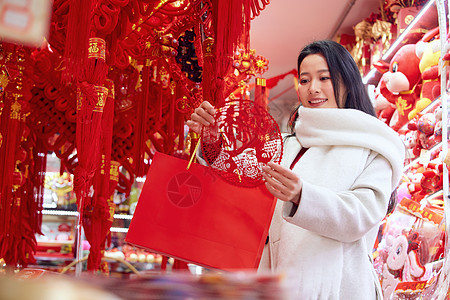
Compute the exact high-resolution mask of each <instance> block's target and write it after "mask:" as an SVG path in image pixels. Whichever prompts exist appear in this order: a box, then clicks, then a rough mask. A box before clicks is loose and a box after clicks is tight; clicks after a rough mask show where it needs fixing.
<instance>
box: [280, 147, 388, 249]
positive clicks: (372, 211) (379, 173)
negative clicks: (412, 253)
mask: <svg viewBox="0 0 450 300" xmlns="http://www.w3.org/2000/svg"><path fill="white" fill-rule="evenodd" d="M391 180H392V167H391V165H390V164H389V162H388V161H387V160H386V159H385V158H384V157H382V156H381V155H376V156H375V157H374V158H373V160H370V163H368V164H367V165H366V167H365V168H364V170H363V171H362V172H361V174H360V175H359V176H358V177H357V178H356V180H355V182H354V183H353V185H352V187H351V188H350V189H349V190H345V191H340V192H336V191H332V190H330V189H327V188H324V187H320V186H317V185H314V184H312V183H310V182H308V181H306V180H304V181H303V189H302V196H301V199H300V204H299V206H298V208H297V210H294V211H295V212H294V213H292V211H293V210H292V203H290V202H286V203H285V204H284V205H283V217H284V218H285V220H286V221H288V222H289V223H291V224H294V225H297V226H300V227H302V228H304V229H306V230H309V231H312V232H315V233H317V234H319V235H322V236H325V237H328V238H331V239H335V240H339V241H341V242H353V241H356V240H358V239H360V238H361V237H362V236H364V235H365V234H366V233H367V232H368V231H370V230H371V229H373V228H374V226H376V225H378V224H379V222H380V221H381V220H382V219H383V218H384V216H385V215H386V211H387V207H388V202H389V198H390V195H391V192H392V191H393V189H394V188H395V187H392V181H391Z"/></svg>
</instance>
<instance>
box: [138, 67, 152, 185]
mask: <svg viewBox="0 0 450 300" xmlns="http://www.w3.org/2000/svg"><path fill="white" fill-rule="evenodd" d="M150 70H151V67H150V66H149V65H148V62H146V65H145V66H144V67H143V69H142V90H143V91H144V94H143V95H142V98H141V99H140V100H139V99H138V103H137V120H136V124H137V128H136V131H135V141H134V145H135V156H134V158H135V161H134V163H135V172H136V176H137V177H142V176H144V175H145V170H144V154H145V150H144V149H145V148H144V143H145V141H146V138H145V134H146V129H147V118H148V116H147V111H148V103H149V99H150Z"/></svg>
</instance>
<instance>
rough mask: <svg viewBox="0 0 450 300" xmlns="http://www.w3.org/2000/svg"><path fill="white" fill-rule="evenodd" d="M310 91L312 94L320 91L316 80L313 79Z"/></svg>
mask: <svg viewBox="0 0 450 300" xmlns="http://www.w3.org/2000/svg"><path fill="white" fill-rule="evenodd" d="M309 93H310V94H317V93H319V85H318V83H317V82H316V81H315V80H312V81H311V84H310V85H309Z"/></svg>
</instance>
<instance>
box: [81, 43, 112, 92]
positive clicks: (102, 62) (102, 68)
mask: <svg viewBox="0 0 450 300" xmlns="http://www.w3.org/2000/svg"><path fill="white" fill-rule="evenodd" d="M107 74H108V65H107V64H106V42H105V40H104V39H102V38H98V37H91V38H89V48H88V56H87V62H86V67H85V79H86V81H87V82H89V83H92V84H95V85H103V84H104V82H105V80H106V75H107Z"/></svg>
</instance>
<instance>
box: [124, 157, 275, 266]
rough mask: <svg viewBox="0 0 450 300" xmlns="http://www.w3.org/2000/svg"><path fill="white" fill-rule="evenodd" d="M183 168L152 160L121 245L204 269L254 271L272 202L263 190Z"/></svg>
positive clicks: (205, 170) (166, 159) (201, 168)
mask: <svg viewBox="0 0 450 300" xmlns="http://www.w3.org/2000/svg"><path fill="white" fill-rule="evenodd" d="M187 165H188V162H187V161H185V160H181V159H178V158H175V157H173V156H169V155H166V154H162V153H156V154H155V156H154V158H153V161H152V164H151V165H150V168H149V171H148V174H147V178H146V181H145V183H144V186H143V188H142V191H141V195H140V197H139V201H138V204H137V206H136V210H135V212H134V215H133V219H132V220H131V223H130V227H129V229H128V233H127V236H126V238H125V241H126V242H127V243H129V244H131V245H135V246H137V247H141V248H145V249H148V250H151V251H154V252H157V253H161V254H164V255H167V256H170V257H174V258H178V259H181V260H184V261H187V262H191V263H194V264H197V265H200V266H204V267H206V268H214V269H222V270H236V269H253V268H257V267H258V264H259V261H260V259H261V254H262V250H263V247H264V243H265V240H266V237H267V232H268V229H269V225H270V221H271V219H272V214H273V211H274V208H275V199H274V197H273V196H272V195H271V194H270V193H269V192H268V191H267V189H266V188H265V186H264V185H263V184H262V185H260V186H258V187H254V188H243V187H239V186H236V185H231V184H229V183H227V182H225V181H224V180H223V179H221V178H219V177H218V176H217V175H216V174H215V173H214V172H213V171H212V170H211V169H210V168H209V167H205V166H202V165H199V164H191V166H190V168H189V170H187Z"/></svg>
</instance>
